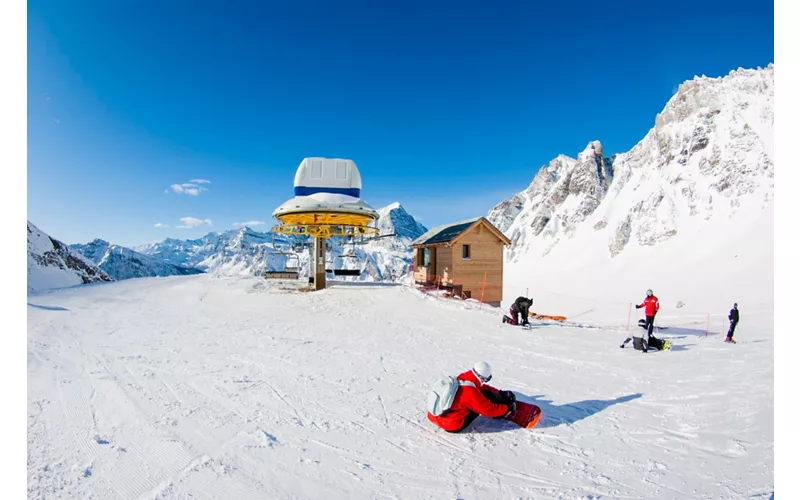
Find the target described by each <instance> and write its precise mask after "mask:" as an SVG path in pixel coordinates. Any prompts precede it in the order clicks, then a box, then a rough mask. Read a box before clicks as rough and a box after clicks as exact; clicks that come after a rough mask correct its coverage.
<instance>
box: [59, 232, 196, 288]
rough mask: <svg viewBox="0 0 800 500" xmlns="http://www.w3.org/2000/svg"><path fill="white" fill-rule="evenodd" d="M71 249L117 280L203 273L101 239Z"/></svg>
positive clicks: (72, 246)
mask: <svg viewBox="0 0 800 500" xmlns="http://www.w3.org/2000/svg"><path fill="white" fill-rule="evenodd" d="M70 248H72V249H73V250H76V251H78V252H80V253H81V254H82V255H83V256H84V257H86V258H87V259H89V260H90V261H92V262H93V263H95V264H96V265H97V266H98V267H99V268H100V269H102V270H103V271H105V272H106V273H107V274H108V275H109V276H111V277H112V278H114V279H115V280H125V279H130V278H147V277H155V276H182V275H187V274H200V273H202V272H203V271H201V270H199V269H195V268H192V267H183V266H177V265H174V264H170V263H168V262H164V261H162V260H161V259H158V258H155V257H151V256H149V255H144V254H142V253H139V252H136V251H134V250H131V249H129V248H125V247H122V246H119V245H112V244H111V243H109V242H107V241H103V240H101V239H95V240H94V241H91V242H89V243H87V244H85V245H80V244H77V245H70Z"/></svg>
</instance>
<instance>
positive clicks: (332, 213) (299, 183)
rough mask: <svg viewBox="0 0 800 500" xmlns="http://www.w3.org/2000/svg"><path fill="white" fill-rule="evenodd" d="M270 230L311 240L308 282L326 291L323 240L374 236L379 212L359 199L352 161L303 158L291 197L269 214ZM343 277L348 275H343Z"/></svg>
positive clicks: (358, 180) (356, 172)
mask: <svg viewBox="0 0 800 500" xmlns="http://www.w3.org/2000/svg"><path fill="white" fill-rule="evenodd" d="M272 215H273V217H275V218H276V219H277V220H278V222H279V224H278V225H277V226H275V227H273V228H272V231H274V232H276V233H281V234H287V235H298V236H307V237H309V238H311V239H313V242H314V243H313V258H312V259H311V271H310V272H309V282H313V283H314V289H315V290H321V289H323V288H325V272H326V266H325V262H326V259H325V252H326V240H327V239H328V238H330V237H332V236H344V237H348V236H349V237H351V238H352V237H356V236H359V235H361V236H363V235H369V234H373V235H374V234H377V233H378V229H377V228H376V227H374V226H370V224H371V223H373V222H375V221H376V220H377V219H378V213H377V212H376V211H375V210H374V209H373V208H372V207H371V206H369V205H368V204H367V203H366V202H365V201H363V200H362V199H361V174H360V173H359V172H358V167H356V164H355V162H353V160H345V159H340V158H305V159H304V160H303V161H302V162H301V163H300V166H299V167H298V168H297V172H296V173H295V176H294V198H292V199H290V200H288V201H286V202H284V203H283V204H282V205H281V206H279V207H278V208H276V209H275V211H274V212H272ZM345 274H350V273H347V272H345Z"/></svg>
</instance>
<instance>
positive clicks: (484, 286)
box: [478, 271, 489, 309]
mask: <svg viewBox="0 0 800 500" xmlns="http://www.w3.org/2000/svg"><path fill="white" fill-rule="evenodd" d="M487 274H489V271H486V272H485V273H483V286H481V305H480V306H478V309H483V291H484V290H485V289H486V275H487Z"/></svg>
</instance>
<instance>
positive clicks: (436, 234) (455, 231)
mask: <svg viewBox="0 0 800 500" xmlns="http://www.w3.org/2000/svg"><path fill="white" fill-rule="evenodd" d="M481 219H483V220H484V221H485V222H486V224H487V225H488V226H489V227H491V228H492V229H494V230H495V232H496V234H497V235H498V237H499V238H500V239H501V240H503V243H505V244H509V243H510V241H509V240H508V238H506V237H505V235H503V233H501V232H500V231H498V230H497V229H496V228H495V227H494V226H492V224H491V223H490V222H489V221H487V220H486V219H485V218H484V217H473V218H472V219H465V220H461V221H458V222H452V223H450V224H443V225H441V226H436V227H434V228H432V229H429V230H428V231H427V232H425V233H424V234H423V235H422V236H420V237H419V238H417V239H416V240H414V241H412V242H411V246H412V247H413V246H424V245H434V244H436V243H449V242H451V241H453V240H455V239H457V238H458V237H459V236H460V235H461V234H463V233H464V232H465V231H466V230H467V229H469V228H471V227H472V226H474V225H475V223H476V222H478V221H480V220H481Z"/></svg>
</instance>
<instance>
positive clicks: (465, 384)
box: [428, 361, 517, 432]
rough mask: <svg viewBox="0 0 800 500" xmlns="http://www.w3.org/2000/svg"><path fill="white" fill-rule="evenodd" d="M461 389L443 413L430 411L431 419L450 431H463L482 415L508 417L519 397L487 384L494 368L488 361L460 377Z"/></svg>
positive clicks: (476, 364)
mask: <svg viewBox="0 0 800 500" xmlns="http://www.w3.org/2000/svg"><path fill="white" fill-rule="evenodd" d="M457 379H458V381H459V387H458V391H457V392H456V394H455V399H453V403H452V405H450V408H449V409H448V410H446V411H445V412H444V413H442V414H441V415H440V416H438V417H437V416H435V415H433V414H431V412H430V411H429V412H428V420H430V421H431V422H433V423H434V424H436V425H438V426H439V427H441V428H442V429H444V430H446V431H447V432H461V431H463V430H464V429H466V428H467V427H468V426H469V424H471V423H472V422H473V421H474V420H475V419H476V418H478V416H479V415H483V416H484V417H492V418H505V417H507V416H509V415H511V413H512V412H513V411H514V410H515V409H516V399H517V398H516V396H514V393H513V392H511V391H501V390H498V389H495V388H494V387H492V386H490V385H488V383H489V381H490V380H492V367H491V366H489V363H487V362H485V361H479V362H477V363H475V366H473V367H472V369H471V370H468V371H465V372H464V373H462V374H461V375H459V376H458V377H457Z"/></svg>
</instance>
